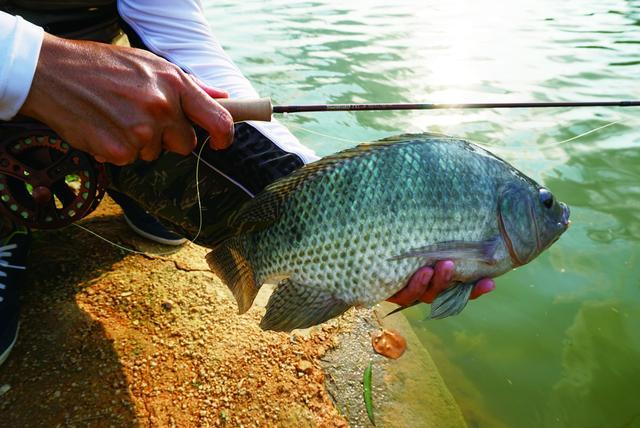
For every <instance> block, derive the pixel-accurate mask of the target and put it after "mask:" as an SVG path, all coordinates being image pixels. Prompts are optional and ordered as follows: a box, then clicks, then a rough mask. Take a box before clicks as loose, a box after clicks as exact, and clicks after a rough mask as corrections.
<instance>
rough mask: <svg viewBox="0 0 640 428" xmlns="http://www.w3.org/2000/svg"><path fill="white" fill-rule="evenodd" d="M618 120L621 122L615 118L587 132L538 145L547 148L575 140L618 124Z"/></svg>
mask: <svg viewBox="0 0 640 428" xmlns="http://www.w3.org/2000/svg"><path fill="white" fill-rule="evenodd" d="M620 122H621V121H620V120H616V121H614V122H609V123H607V124H604V125H602V126H598V127H597V128H594V129H591V130H589V131H587V132H583V133H582V134H579V135H576V136H573V137H571V138H567V139H566V140H562V141H557V142H555V143H549V144H542V145H541V146H539V147H542V148H547V147H555V146H559V145H560V144H564V143H568V142H569V141H574V140H577V139H578V138H582V137H584V136H586V135H589V134H593V133H594V132H598V131H600V130H601V129H605V128H608V127H610V126H613V125H617V124H618V123H620Z"/></svg>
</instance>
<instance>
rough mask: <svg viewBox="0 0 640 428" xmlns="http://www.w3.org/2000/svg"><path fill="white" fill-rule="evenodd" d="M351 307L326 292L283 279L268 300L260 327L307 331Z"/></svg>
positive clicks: (276, 329)
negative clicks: (304, 329) (303, 329)
mask: <svg viewBox="0 0 640 428" xmlns="http://www.w3.org/2000/svg"><path fill="white" fill-rule="evenodd" d="M350 307H351V305H350V304H348V303H345V302H344V301H342V300H340V299H338V298H336V297H334V296H333V295H332V294H331V293H329V292H327V291H324V290H321V289H318V288H317V287H311V286H307V285H303V284H297V283H295V282H293V281H291V280H289V279H286V280H284V281H282V282H280V284H278V287H277V288H276V289H275V291H274V292H273V294H272V295H271V297H270V298H269V302H268V303H267V313H266V314H265V315H264V318H262V321H261V322H260V327H262V329H263V330H274V331H291V330H294V329H296V328H307V327H311V326H314V325H316V324H320V323H322V322H325V321H327V320H329V319H331V318H333V317H337V316H338V315H340V314H342V313H343V312H345V311H346V310H347V309H349V308H350Z"/></svg>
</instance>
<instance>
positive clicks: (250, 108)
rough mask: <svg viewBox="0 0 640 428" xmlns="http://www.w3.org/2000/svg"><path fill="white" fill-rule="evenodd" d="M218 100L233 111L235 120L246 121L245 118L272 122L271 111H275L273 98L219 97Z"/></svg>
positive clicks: (232, 114)
mask: <svg viewBox="0 0 640 428" xmlns="http://www.w3.org/2000/svg"><path fill="white" fill-rule="evenodd" d="M216 101H217V102H218V104H220V105H221V106H222V107H224V108H225V109H227V111H228V112H229V113H231V116H232V117H233V121H234V122H244V121H245V120H259V121H263V122H271V113H272V112H273V106H272V105H271V98H257V99H231V98H217V99H216Z"/></svg>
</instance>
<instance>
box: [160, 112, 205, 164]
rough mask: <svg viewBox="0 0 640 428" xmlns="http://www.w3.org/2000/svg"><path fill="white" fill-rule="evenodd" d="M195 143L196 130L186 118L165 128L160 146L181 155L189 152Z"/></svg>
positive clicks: (196, 141) (196, 142) (194, 146)
mask: <svg viewBox="0 0 640 428" xmlns="http://www.w3.org/2000/svg"><path fill="white" fill-rule="evenodd" d="M197 144H198V140H197V138H196V131H195V130H194V129H193V126H191V124H190V123H189V122H187V121H186V120H184V121H182V122H180V123H177V124H175V125H173V126H169V127H167V128H165V130H164V131H163V133H162V147H164V148H165V149H166V150H169V151H171V152H175V153H178V154H181V155H183V156H186V155H188V154H189V153H191V152H192V151H193V149H195V148H196V145H197ZM158 155H160V153H158ZM156 157H157V156H156Z"/></svg>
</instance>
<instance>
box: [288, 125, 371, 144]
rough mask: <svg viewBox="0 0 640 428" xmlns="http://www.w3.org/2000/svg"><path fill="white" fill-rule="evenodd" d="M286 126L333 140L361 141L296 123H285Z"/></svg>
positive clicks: (352, 142) (353, 142) (356, 142)
mask: <svg viewBox="0 0 640 428" xmlns="http://www.w3.org/2000/svg"><path fill="white" fill-rule="evenodd" d="M287 126H289V127H291V128H296V129H299V130H301V131H304V132H308V133H310V134H315V135H319V136H320V137H326V138H331V139H333V140H336V141H342V142H345V143H351V144H359V143H361V142H362V141H356V140H349V139H348V138H341V137H335V136H333V135H328V134H323V133H322V132H318V131H314V130H313V129H308V128H305V127H303V126H300V125H297V124H295V123H287Z"/></svg>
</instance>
